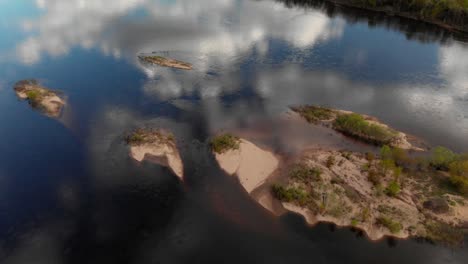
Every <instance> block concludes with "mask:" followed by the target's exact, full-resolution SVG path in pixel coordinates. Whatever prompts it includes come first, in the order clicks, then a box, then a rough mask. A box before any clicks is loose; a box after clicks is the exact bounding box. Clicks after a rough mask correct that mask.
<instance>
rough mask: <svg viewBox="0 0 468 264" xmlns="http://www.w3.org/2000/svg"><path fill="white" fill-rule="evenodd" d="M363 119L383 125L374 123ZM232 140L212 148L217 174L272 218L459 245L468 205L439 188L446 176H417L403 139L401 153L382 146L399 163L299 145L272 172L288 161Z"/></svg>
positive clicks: (373, 235) (430, 172)
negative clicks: (285, 216) (294, 217)
mask: <svg viewBox="0 0 468 264" xmlns="http://www.w3.org/2000/svg"><path fill="white" fill-rule="evenodd" d="M337 111H338V110H337ZM340 113H345V114H349V113H350V112H340ZM334 118H336V117H334ZM365 120H366V121H372V122H378V124H379V126H386V125H385V124H382V123H381V122H379V121H376V119H375V118H372V117H368V116H366V118H365ZM327 122H332V121H331V120H328V121H327ZM328 127H329V128H330V129H333V128H332V127H331V126H328ZM392 135H396V136H397V137H398V138H403V137H404V136H406V135H405V134H404V133H402V132H398V133H396V134H392ZM223 137H224V138H223ZM229 137H230V138H229ZM229 137H228V136H222V137H221V138H222V139H221V140H219V142H218V143H217V144H219V145H221V148H220V149H221V151H220V152H219V153H217V151H214V152H215V156H216V160H217V161H218V163H219V165H220V167H221V168H222V169H223V170H225V171H226V172H227V173H228V174H231V175H234V174H235V175H237V177H239V180H240V183H241V184H242V186H243V187H244V188H245V190H246V191H247V192H248V193H251V195H252V193H254V195H252V198H254V199H256V201H257V202H258V203H259V204H261V205H262V206H263V207H265V208H266V209H268V210H269V211H271V212H273V213H274V214H276V215H279V214H282V213H284V212H285V211H291V212H295V213H298V214H301V215H303V216H304V218H305V219H306V221H307V222H308V223H309V224H312V225H315V224H316V223H319V222H328V223H334V224H336V225H338V226H349V227H354V228H357V229H360V230H362V231H363V232H364V233H365V234H366V235H367V236H368V237H369V239H371V240H379V239H381V238H383V237H385V236H389V237H396V238H408V237H423V238H427V239H430V240H432V241H436V242H441V243H446V244H451V245H454V244H457V243H462V241H463V229H466V228H468V199H466V197H464V196H463V195H458V194H455V193H453V192H451V191H450V190H447V189H443V187H441V186H439V185H440V184H439V182H440V181H441V180H442V181H447V179H448V175H446V173H445V172H441V171H438V170H431V169H430V168H429V167H425V168H424V169H416V168H419V167H420V166H422V165H421V164H423V163H421V164H419V163H418V164H416V163H417V162H419V161H418V159H411V158H410V157H408V156H406V155H407V152H406V151H407V150H418V151H419V150H422V149H420V148H417V147H414V146H413V145H411V143H409V142H408V141H406V140H405V141H403V143H401V144H394V145H393V146H398V147H400V148H395V149H393V150H392V148H391V147H387V148H388V149H389V151H393V152H392V153H394V154H392V155H395V156H398V160H397V161H395V160H392V159H393V158H391V159H389V158H388V157H387V158H384V157H381V156H379V155H376V154H372V153H360V152H351V151H338V150H334V149H327V148H318V147H314V146H304V149H303V150H302V152H301V154H300V155H298V157H296V158H294V160H293V161H291V160H288V162H287V163H286V162H281V163H282V164H286V165H285V167H284V168H281V170H277V169H278V166H279V162H280V161H281V160H285V159H286V157H278V156H277V155H274V154H273V153H271V152H269V151H267V150H263V149H261V148H259V147H257V146H255V145H254V144H253V143H252V142H249V141H247V140H245V139H241V138H236V137H234V136H229ZM226 138H227V139H226ZM232 142H234V143H232ZM236 142H237V143H236ZM391 142H395V141H391ZM399 142H401V141H399ZM212 144H213V143H212ZM229 148H231V149H229ZM404 149H406V150H404ZM406 163H407V164H406ZM400 166H402V167H400ZM273 172H275V174H274V175H275V176H274V179H271V178H270V176H272V175H273ZM259 187H261V188H259ZM253 190H256V191H255V192H252V191H253ZM257 190H258V191H257ZM278 206H279V207H281V208H282V209H278Z"/></svg>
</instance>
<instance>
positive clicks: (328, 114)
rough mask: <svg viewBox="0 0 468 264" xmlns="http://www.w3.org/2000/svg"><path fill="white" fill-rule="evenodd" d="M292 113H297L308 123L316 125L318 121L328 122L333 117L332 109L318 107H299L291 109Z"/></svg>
mask: <svg viewBox="0 0 468 264" xmlns="http://www.w3.org/2000/svg"><path fill="white" fill-rule="evenodd" d="M291 109H292V110H293V111H294V112H297V113H299V114H300V115H301V116H302V117H303V118H305V119H306V120H307V122H309V123H313V124H315V123H318V122H319V121H325V120H330V119H332V118H333V117H334V115H335V112H334V111H333V110H332V109H329V108H325V107H320V106H312V105H310V106H299V107H292V108H291Z"/></svg>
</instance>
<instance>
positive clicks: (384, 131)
mask: <svg viewBox="0 0 468 264" xmlns="http://www.w3.org/2000/svg"><path fill="white" fill-rule="evenodd" d="M333 128H334V129H336V130H338V131H340V132H342V133H344V134H346V135H349V136H351V137H354V138H357V139H360V140H363V141H365V142H369V143H372V144H376V145H385V144H389V143H391V141H392V140H393V139H394V138H395V137H396V132H395V131H393V130H392V129H390V128H386V127H384V126H381V125H377V124H373V123H371V122H369V121H367V120H365V118H364V117H363V116H362V115H359V114H354V113H353V114H344V115H340V116H338V117H337V118H336V120H335V122H334V123H333Z"/></svg>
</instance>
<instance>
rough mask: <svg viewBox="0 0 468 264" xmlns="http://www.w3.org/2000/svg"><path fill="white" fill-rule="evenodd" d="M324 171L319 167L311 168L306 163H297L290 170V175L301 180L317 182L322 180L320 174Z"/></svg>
mask: <svg viewBox="0 0 468 264" xmlns="http://www.w3.org/2000/svg"><path fill="white" fill-rule="evenodd" d="M321 173H322V172H321V171H320V169H317V168H310V167H308V166H307V165H304V164H296V165H295V166H294V167H293V168H292V170H291V171H290V172H289V177H290V178H292V179H295V180H297V181H300V182H304V183H308V182H311V181H312V182H314V181H315V182H316V181H320V180H321V178H320V174H321Z"/></svg>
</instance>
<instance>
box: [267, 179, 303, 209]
mask: <svg viewBox="0 0 468 264" xmlns="http://www.w3.org/2000/svg"><path fill="white" fill-rule="evenodd" d="M271 190H272V193H273V196H274V197H275V198H276V199H278V200H280V201H282V202H287V203H290V202H296V203H298V204H299V205H301V206H304V205H306V204H307V202H308V201H309V200H310V196H309V195H308V194H307V192H306V191H305V190H302V189H299V188H296V187H284V186H281V185H279V184H274V185H273V186H272V189H271Z"/></svg>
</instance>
